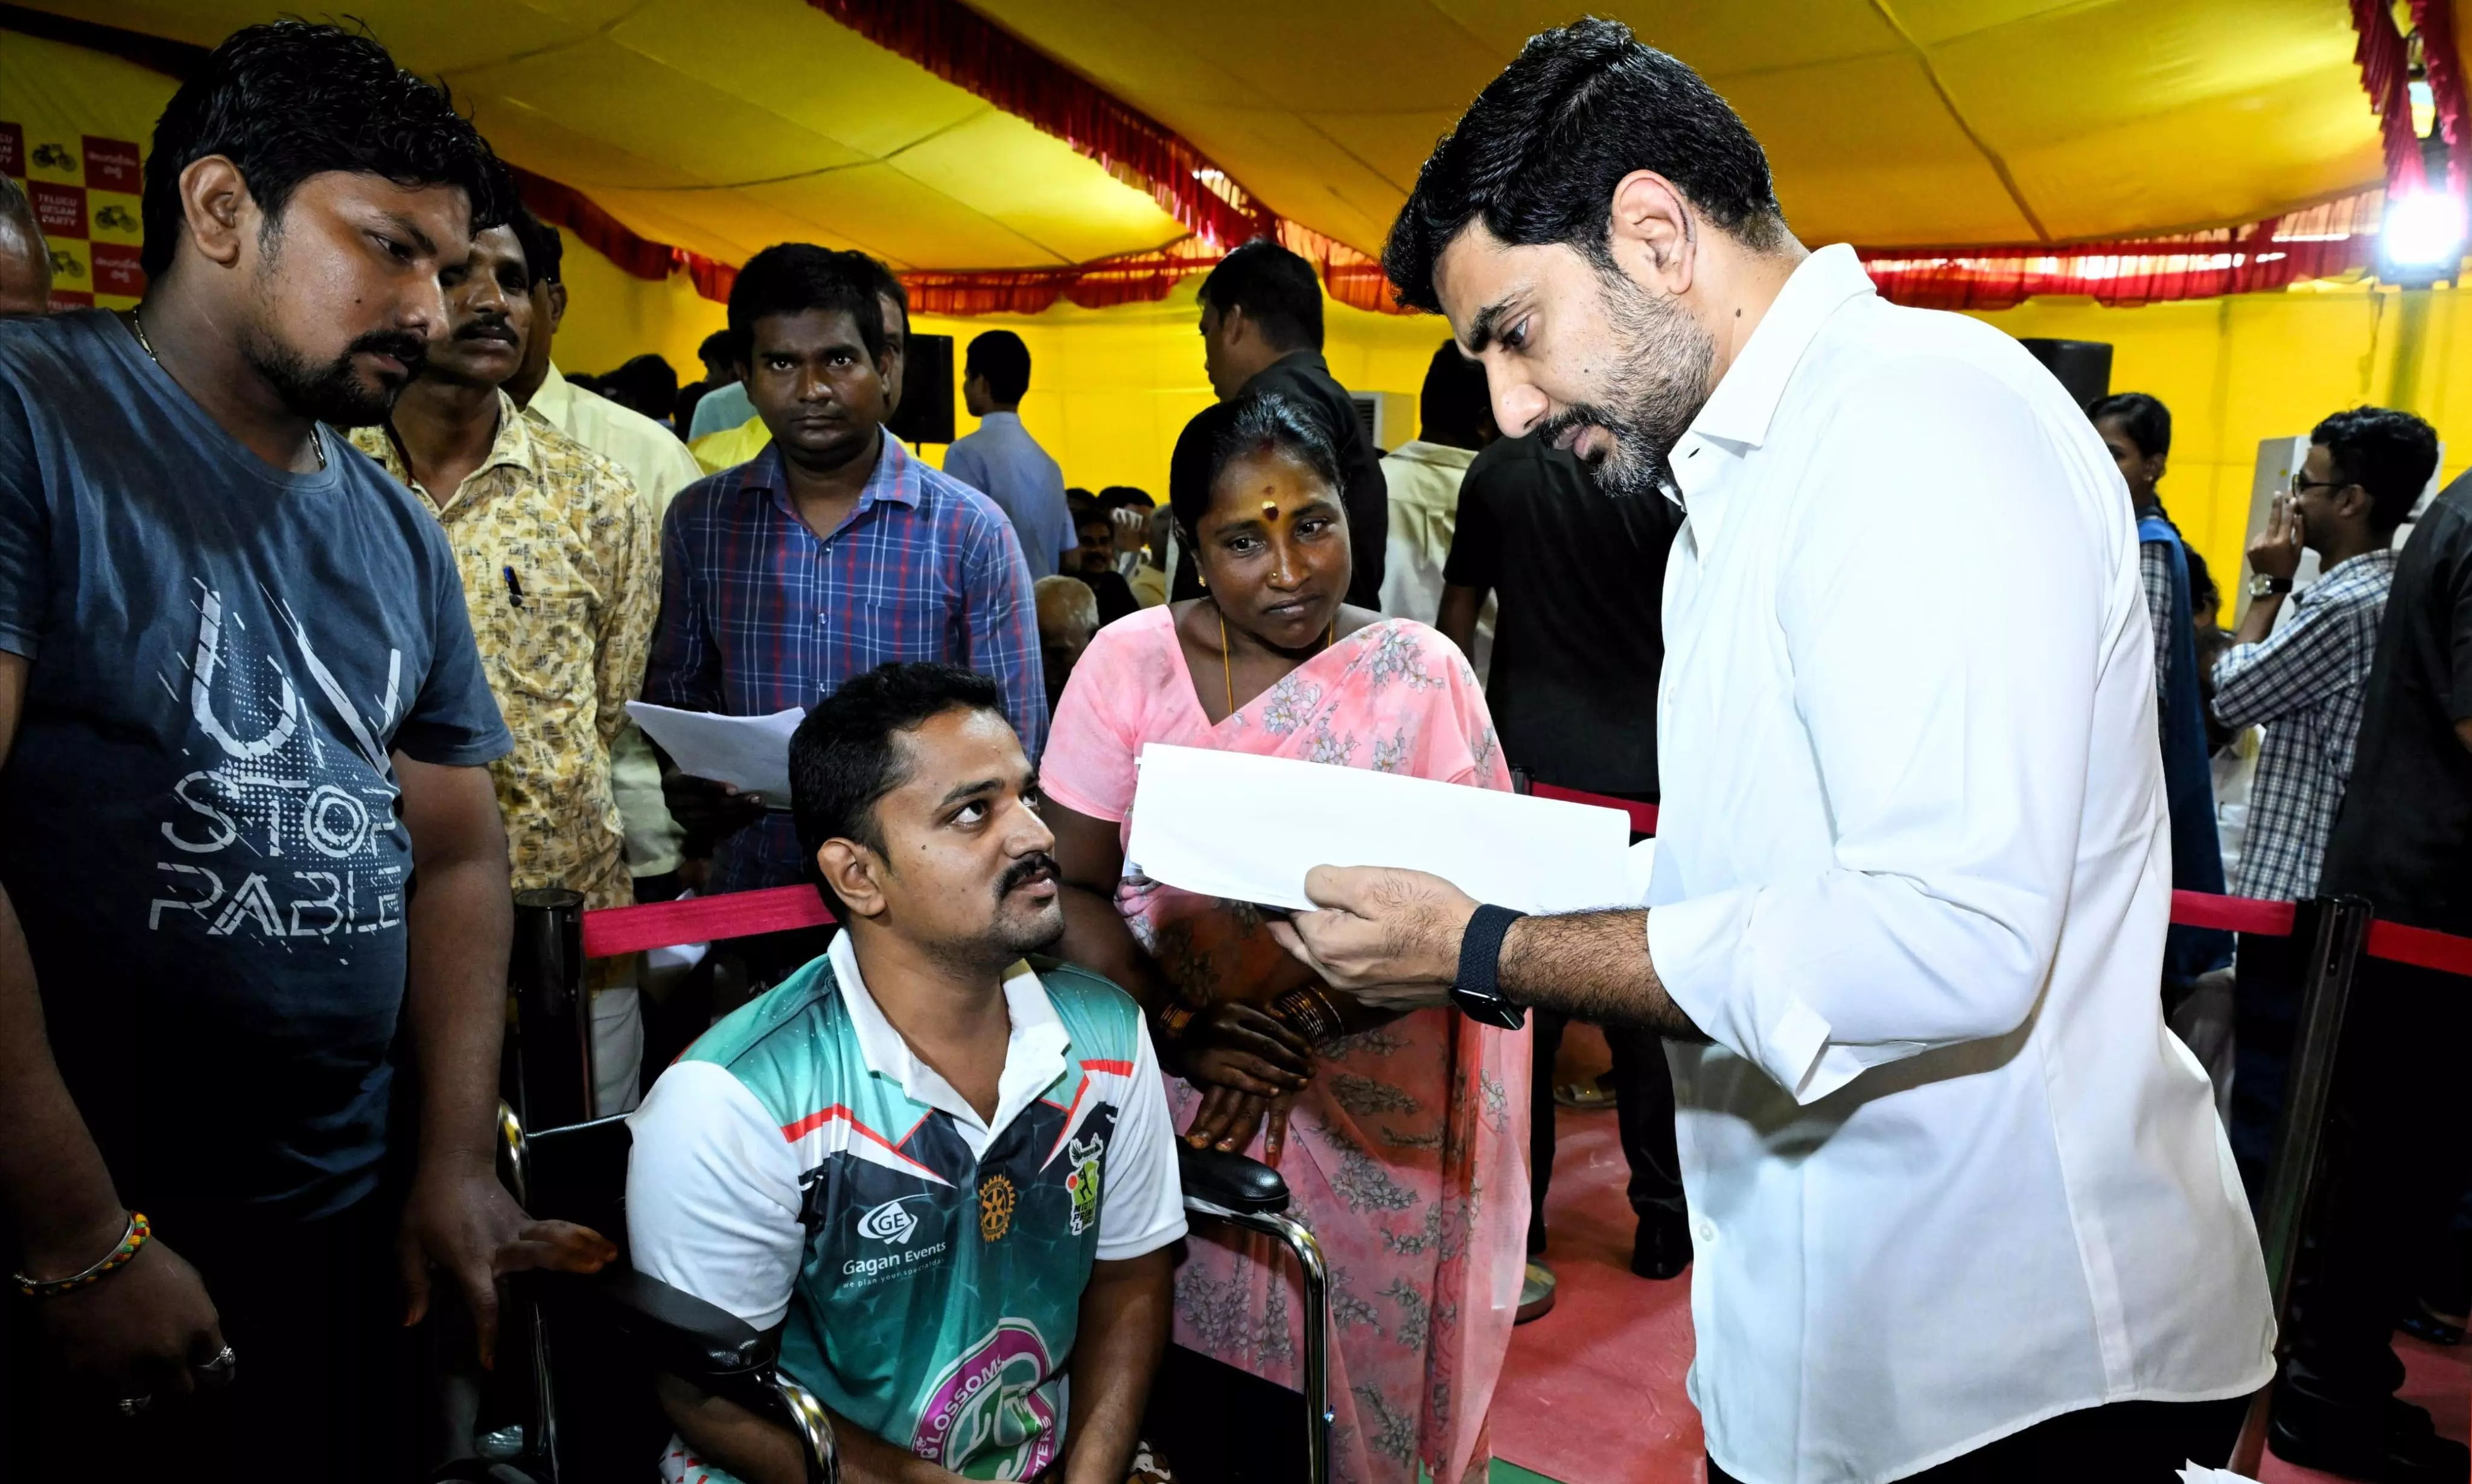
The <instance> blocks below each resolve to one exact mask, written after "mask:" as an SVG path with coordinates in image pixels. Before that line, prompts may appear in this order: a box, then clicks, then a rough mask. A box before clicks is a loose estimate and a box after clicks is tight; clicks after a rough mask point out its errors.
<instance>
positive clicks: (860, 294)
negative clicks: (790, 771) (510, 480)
mask: <svg viewBox="0 0 2472 1484" xmlns="http://www.w3.org/2000/svg"><path fill="white" fill-rule="evenodd" d="M880 272H881V269H880V268H879V267H878V266H877V265H875V264H873V263H871V262H870V261H869V260H868V258H867V257H866V256H865V255H863V254H861V253H857V252H835V251H828V250H826V249H823V248H820V247H815V246H812V245H810V244H806V243H783V244H780V245H778V246H775V247H771V248H767V249H765V250H764V251H761V252H759V253H757V254H755V256H754V257H752V258H750V259H749V260H748V264H747V266H746V267H745V268H743V269H741V270H740V271H739V275H738V280H737V282H736V284H734V285H733V286H732V288H731V289H730V294H729V328H730V332H731V333H732V334H734V335H739V336H743V337H745V339H746V341H747V344H748V345H749V347H750V348H749V369H748V375H747V392H748V395H749V397H751V398H752V399H753V400H754V403H755V410H756V412H757V413H758V414H759V415H760V416H762V418H763V419H764V423H765V426H766V427H767V428H769V429H771V431H772V443H771V444H770V445H769V446H767V447H766V448H765V450H764V451H763V452H762V453H761V454H759V455H757V456H756V457H755V458H754V459H753V460H752V461H751V462H749V463H747V464H742V465H740V466H739V467H736V468H732V469H727V470H725V471H724V472H722V473H719V474H715V475H713V476H712V477H711V478H709V479H705V480H703V481H701V483H698V484H694V485H690V486H688V487H687V489H686V491H684V492H682V493H681V494H679V496H678V497H677V502H676V503H674V504H673V505H672V506H671V507H670V513H669V516H668V518H667V520H666V521H665V522H664V523H663V526H662V533H661V551H662V559H661V560H662V578H661V618H660V623H659V626H658V628H657V629H656V631H655V633H654V641H653V655H652V663H651V666H650V668H649V670H648V671H647V672H646V675H645V678H644V699H645V700H647V701H650V702H654V703H655V704H657V705H661V706H672V707H676V708H678V709H681V710H690V711H710V712H717V713H721V714H725V715H729V716H768V715H772V714H773V713H775V712H779V711H782V710H785V709H788V708H790V707H793V706H796V707H807V706H814V705H815V704H816V703H817V702H818V701H820V700H822V699H823V698H824V697H826V696H828V695H831V694H832V693H833V692H834V691H836V690H838V689H840V688H841V685H842V682H844V681H846V680H848V679H850V678H851V677H853V676H857V675H862V674H864V673H866V672H867V671H868V670H871V669H873V668H874V667H875V666H877V665H879V664H882V663H884V662H886V661H888V660H904V661H917V660H938V661H942V662H944V663H948V664H956V665H960V666H961V667H963V669H967V670H975V671H977V672H979V673H980V674H982V675H985V676H987V677H989V678H990V679H992V680H994V681H995V682H996V683H997V685H998V686H999V687H1001V689H1002V690H1003V692H1004V698H1005V715H1006V718H1007V719H1008V720H1010V722H1011V723H1012V726H1013V730H1015V731H1016V732H1018V733H1019V734H1020V736H1021V742H1022V746H1023V748H1024V749H1025V750H1027V751H1028V752H1029V754H1030V755H1031V756H1032V757H1033V758H1035V757H1037V755H1038V753H1039V748H1040V746H1041V744H1042V743H1043V742H1044V741H1045V740H1046V735H1047V692H1046V688H1045V684H1044V682H1043V680H1042V674H1041V666H1040V661H1039V650H1038V623H1037V617H1036V611H1035V610H1034V606H1033V601H1032V597H1031V587H1030V569H1029V568H1028V566H1026V565H1025V564H1024V563H1023V561H1022V555H1021V543H1020V542H1019V541H1018V540H1017V539H1015V538H1014V536H1013V531H1012V523H1011V522H1010V521H1009V520H1007V519H1006V518H1005V514H1004V512H1003V511H1001V510H999V509H998V508H997V507H996V505H995V502H994V501H992V500H989V499H988V498H987V497H986V495H984V494H981V493H980V492H979V491H976V490H973V489H971V488H969V487H968V486H966V485H964V484H963V483H962V482H961V481H959V480H956V479H952V478H948V477H947V476H945V475H944V474H943V473H941V472H939V471H938V470H936V469H934V468H931V467H927V466H926V465H924V464H920V463H918V462H917V461H916V460H915V459H913V458H911V457H910V455H909V454H908V453H907V452H905V451H904V450H903V448H902V446H901V441H900V440H899V439H897V438H888V437H886V436H885V434H884V419H885V418H886V417H887V416H888V415H889V413H890V411H891V400H892V391H891V388H892V386H893V384H894V380H895V378H896V377H897V375H898V372H899V365H900V362H899V359H898V353H897V350H896V347H895V344H894V342H893V340H892V338H891V330H892V328H893V326H891V325H890V324H888V323H887V321H886V317H885V314H884V307H885V306H884V301H883V300H882V299H880V298H879V297H878V292H877V287H878V286H877V277H876V275H878V274H879V273H880ZM666 783H667V794H668V798H669V802H670V809H671V812H672V813H673V814H674V815H676V816H677V821H678V823H679V824H680V825H681V826H684V827H685V829H686V831H687V853H688V854H689V855H690V856H694V855H697V854H699V853H707V852H715V846H716V842H717V843H718V850H717V853H714V859H713V868H712V874H711V878H710V885H709V889H710V890H712V891H715V892H737V891H748V890H750V889H753V888H758V887H768V886H788V885H793V884H796V883H797V882H800V881H803V880H805V879H806V875H807V860H806V856H805V854H804V852H802V851H801V850H799V848H798V838H797V831H796V829H794V828H793V827H792V826H791V824H790V816H789V815H788V814H787V813H786V812H784V811H783V810H781V809H780V808H778V807H777V806H778V805H781V804H784V803H786V802H788V801H786V800H782V799H772V800H769V801H767V800H762V799H760V798H755V797H750V796H749V795H746V794H744V793H736V792H732V791H730V790H729V789H727V788H726V787H725V784H724V783H723V782H722V781H721V780H716V779H710V778H693V777H690V776H685V775H680V774H673V775H672V776H671V777H670V778H669V779H667V780H666ZM767 802H770V803H772V804H773V805H775V806H776V807H775V808H773V809H772V811H771V812H770V813H768V812H767V811H766V809H765V807H764V805H765V804H766V803H767Z"/></svg>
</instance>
